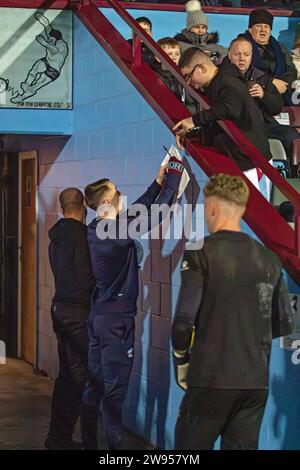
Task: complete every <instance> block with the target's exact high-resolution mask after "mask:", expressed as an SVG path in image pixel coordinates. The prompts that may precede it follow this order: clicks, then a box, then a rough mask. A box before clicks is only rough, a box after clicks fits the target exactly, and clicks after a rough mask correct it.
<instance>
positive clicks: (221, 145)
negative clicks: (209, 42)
mask: <svg viewBox="0 0 300 470" xmlns="http://www.w3.org/2000/svg"><path fill="white" fill-rule="evenodd" d="M179 68H180V69H181V73H182V75H183V76H184V78H185V79H186V81H187V82H188V83H190V84H191V86H192V87H193V88H195V89H196V90H198V89H199V90H202V91H203V92H204V93H205V95H206V96H207V97H208V98H209V100H210V105H211V108H210V109H209V110H203V111H200V112H199V113H196V114H194V115H193V116H192V117H191V118H187V119H183V120H182V121H180V122H178V123H177V124H176V126H174V128H173V130H175V132H176V135H177V144H178V145H179V146H180V147H181V148H182V142H183V140H184V138H185V136H186V134H187V132H188V131H189V130H191V129H193V128H194V127H201V128H204V129H205V131H206V134H210V135H211V143H212V144H213V145H214V146H215V147H217V148H218V149H219V150H220V151H221V152H222V153H224V154H225V155H228V156H229V157H230V158H231V159H232V160H233V161H234V162H235V163H236V164H237V166H238V167H239V168H240V169H241V170H242V171H247V170H250V169H251V168H254V167H255V165H254V164H253V163H252V161H251V160H250V159H249V158H248V157H247V156H246V155H245V154H244V153H243V152H242V151H241V150H240V149H239V147H238V146H237V145H236V144H235V143H234V142H233V141H232V139H231V138H230V137H229V136H227V134H225V133H224V132H222V130H221V128H220V126H219V125H218V124H217V120H225V119H229V120H231V121H233V122H234V124H236V126H237V127H238V128H239V129H240V130H241V131H242V132H243V133H244V134H245V136H246V137H247V138H248V140H249V141H250V142H251V143H252V144H253V145H255V146H256V147H257V148H258V150H260V152H261V153H262V154H263V155H264V157H265V158H266V160H271V158H272V155H271V152H270V147H269V143H268V139H267V137H266V135H265V130H264V123H263V119H262V116H261V113H260V110H259V108H258V106H257V105H256V103H255V102H254V100H253V98H252V97H251V96H250V94H249V91H248V86H247V83H246V82H245V80H244V78H243V77H242V75H241V74H240V72H239V70H238V69H237V67H236V66H235V65H232V64H231V63H229V62H228V61H225V63H222V64H221V65H220V67H219V68H218V67H216V66H215V65H214V64H213V62H212V61H211V60H210V58H209V57H208V56H207V55H206V54H204V53H203V52H201V51H199V49H196V48H190V49H188V50H187V51H185V52H184V53H183V54H182V56H181V58H180V61H179Z"/></svg>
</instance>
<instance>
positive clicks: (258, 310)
mask: <svg viewBox="0 0 300 470" xmlns="http://www.w3.org/2000/svg"><path fill="white" fill-rule="evenodd" d="M181 271H182V284H181V290H180V294H179V299H178V303H177V308H176V314H175V320H174V324H173V329H172V343H173V348H174V349H175V350H186V349H188V347H189V343H190V335H186V334H185V330H188V331H191V327H190V325H191V324H195V325H196V335H195V342H194V346H192V350H191V357H190V365H189V371H188V380H187V381H188V385H189V386H192V387H204V388H224V389H226V388H227V389H264V388H268V379H269V361H270V354H271V344H272V338H275V337H279V336H284V335H287V334H290V333H291V332H292V330H293V317H292V312H291V307H290V301H289V296H288V292H287V288H286V285H285V283H284V281H283V278H282V266H281V263H280V261H279V259H278V258H277V256H276V255H274V253H272V252H271V251H269V250H268V249H267V248H265V247H264V246H263V245H261V244H260V243H258V242H257V241H256V240H254V239H252V238H251V237H249V236H248V235H246V234H245V233H242V232H232V231H227V230H221V231H219V232H216V233H214V234H213V235H210V236H208V237H206V238H205V239H204V245H203V248H202V249H201V250H195V251H186V252H185V255H184V258H183V262H182V266H181ZM176 324H178V325H179V327H178V328H177V327H176ZM184 325H186V326H185V327H184ZM182 337H186V340H185V344H183V341H182Z"/></svg>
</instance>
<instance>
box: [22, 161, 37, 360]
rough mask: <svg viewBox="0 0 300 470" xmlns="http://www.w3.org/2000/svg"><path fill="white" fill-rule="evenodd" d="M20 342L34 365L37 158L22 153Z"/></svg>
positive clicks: (23, 356) (26, 357)
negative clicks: (24, 155)
mask: <svg viewBox="0 0 300 470" xmlns="http://www.w3.org/2000/svg"><path fill="white" fill-rule="evenodd" d="M20 158H21V160H20V165H21V168H20V170H21V172H20V186H21V187H20V188H19V191H20V196H21V197H20V207H19V211H20V232H19V233H20V277H19V278H20V284H21V285H20V291H19V292H20V302H19V310H20V311H19V315H20V329H21V331H20V339H21V345H20V346H21V358H22V359H24V360H25V361H27V362H29V363H30V364H34V362H35V328H36V158H22V154H20Z"/></svg>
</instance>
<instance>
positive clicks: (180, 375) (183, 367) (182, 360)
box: [173, 350, 190, 391]
mask: <svg viewBox="0 0 300 470" xmlns="http://www.w3.org/2000/svg"><path fill="white" fill-rule="evenodd" d="M173 360H174V369H175V377H176V382H177V383H178V385H179V387H180V388H182V389H183V390H185V391H186V390H187V374H188V369H189V364H190V353H189V351H187V352H186V353H179V352H178V351H174V350H173Z"/></svg>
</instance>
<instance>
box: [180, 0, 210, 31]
mask: <svg viewBox="0 0 300 470" xmlns="http://www.w3.org/2000/svg"><path fill="white" fill-rule="evenodd" d="M185 9H186V11H187V17H186V28H187V29H191V28H193V27H194V26H198V25H199V24H203V25H205V26H206V27H207V26H208V19H207V16H206V15H205V14H204V13H203V11H202V10H201V5H200V2H199V1H198V0H189V2H187V3H186V5H185Z"/></svg>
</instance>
